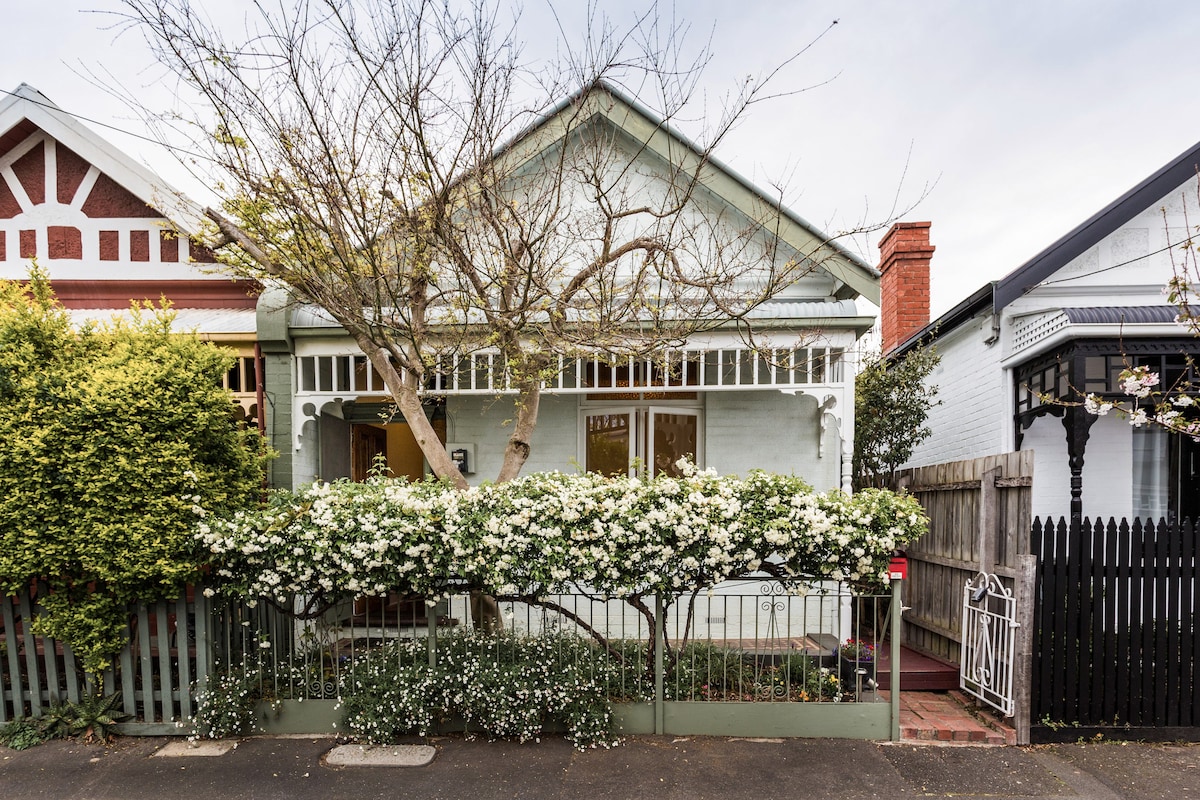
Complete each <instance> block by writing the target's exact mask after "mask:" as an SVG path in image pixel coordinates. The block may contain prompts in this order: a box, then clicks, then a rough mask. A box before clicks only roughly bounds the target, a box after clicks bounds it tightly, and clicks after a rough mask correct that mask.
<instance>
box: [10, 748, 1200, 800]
mask: <svg viewBox="0 0 1200 800" xmlns="http://www.w3.org/2000/svg"><path fill="white" fill-rule="evenodd" d="M169 741H170V740H167V739H147V738H124V739H121V740H119V742H118V743H117V744H115V745H114V746H112V747H109V748H104V747H97V746H86V745H81V744H77V743H72V742H50V743H47V744H43V745H40V746H38V747H34V748H32V749H30V750H25V751H21V752H17V751H12V750H7V749H0V798H3V799H4V800H17V799H18V798H20V799H23V798H55V800H70V799H72V798H78V799H79V800H83V799H84V798H86V799H87V800H109V799H110V798H112V799H113V800H117V799H120V800H141V798H147V799H149V798H153V800H163V798H187V799H188V800H210V799H215V798H245V799H247V800H258V798H264V799H265V798H281V799H282V798H287V800H306V799H307V798H312V799H313V800H317V798H320V800H328V799H329V798H343V797H344V798H354V800H366V799H367V798H421V799H422V800H436V799H437V798H464V800H465V799H466V798H470V800H490V798H505V799H507V798H530V800H541V799H542V798H545V800H551V799H552V798H553V799H554V800H559V799H560V798H564V799H565V798H589V800H590V799H591V798H595V799H596V800H600V799H601V798H653V799H654V800H671V799H672V798H680V800H702V799H703V798H755V799H756V800H762V798H769V797H781V796H782V797H790V798H799V799H800V800H808V799H809V798H812V799H813V800H818V799H819V798H839V799H840V800H850V799H851V798H874V797H887V798H915V797H947V796H952V797H988V798H1091V799H1093V800H1111V799H1112V798H1135V799H1140V798H1171V800H1189V799H1190V798H1197V800H1200V746H1195V745H1150V744H1117V743H1104V744H1079V745H1043V746H1038V747H1029V748H1018V747H975V746H936V745H921V744H916V743H912V742H905V743H902V744H883V743H874V742H859V741H841V740H830V739H786V740H774V739H772V740H747V739H723V738H678V737H656V736H637V737H630V738H629V739H627V740H626V741H625V742H624V743H623V744H622V745H620V746H618V747H616V748H613V749H611V750H592V751H587V752H582V753H581V752H578V751H576V750H574V749H572V748H571V747H570V746H569V745H568V744H567V743H566V742H564V741H563V740H561V739H546V740H543V741H542V742H540V743H531V744H527V745H520V744H516V743H512V742H485V741H480V740H476V741H465V740H463V739H462V738H457V737H447V738H435V739H432V740H429V741H426V742H423V743H425V744H432V745H433V746H434V748H435V749H436V755H435V756H434V758H433V760H432V761H431V762H430V763H428V764H427V765H425V766H407V767H400V766H392V767H380V766H341V767H333V766H329V765H327V764H326V763H325V757H326V755H327V754H328V753H329V752H330V750H331V749H332V748H333V747H334V744H335V743H334V741H333V740H332V739H313V738H289V739H278V738H252V739H246V740H243V741H241V742H239V743H238V746H237V747H236V748H234V749H231V750H230V751H229V752H228V753H226V754H224V755H216V756H187V757H160V756H156V755H155V754H156V752H158V751H159V750H161V749H162V748H163V747H164V746H165V745H167V744H168V743H169ZM414 743H415V740H414Z"/></svg>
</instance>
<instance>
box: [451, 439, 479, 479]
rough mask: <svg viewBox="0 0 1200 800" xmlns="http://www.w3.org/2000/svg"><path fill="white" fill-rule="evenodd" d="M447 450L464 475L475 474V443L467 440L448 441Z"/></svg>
mask: <svg viewBox="0 0 1200 800" xmlns="http://www.w3.org/2000/svg"><path fill="white" fill-rule="evenodd" d="M446 452H448V453H449V454H450V458H451V459H453V460H454V464H455V466H457V467H458V471H459V472H461V473H462V474H463V475H474V474H475V445H474V444H470V443H466V442H446Z"/></svg>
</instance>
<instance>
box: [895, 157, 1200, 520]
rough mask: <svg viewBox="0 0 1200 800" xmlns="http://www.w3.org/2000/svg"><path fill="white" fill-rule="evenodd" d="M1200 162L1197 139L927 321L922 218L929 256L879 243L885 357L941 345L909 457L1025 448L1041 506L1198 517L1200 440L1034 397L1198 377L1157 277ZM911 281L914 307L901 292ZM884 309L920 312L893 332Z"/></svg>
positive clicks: (1196, 347)
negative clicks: (1146, 375)
mask: <svg viewBox="0 0 1200 800" xmlns="http://www.w3.org/2000/svg"><path fill="white" fill-rule="evenodd" d="M1198 165H1200V145H1198V146H1196V147H1194V148H1192V149H1191V150H1189V151H1188V152H1186V153H1183V154H1182V155H1180V156H1179V157H1178V158H1176V159H1175V160H1173V161H1172V162H1170V163H1169V164H1167V165H1165V166H1164V167H1163V168H1162V169H1160V170H1158V171H1157V172H1155V173H1154V174H1153V175H1151V176H1149V177H1148V178H1146V180H1144V181H1142V182H1141V183H1139V184H1138V185H1137V186H1135V187H1133V188H1132V189H1130V190H1129V191H1128V192H1126V193H1125V194H1124V195H1122V196H1121V197H1119V198H1117V199H1116V200H1114V201H1113V202H1112V203H1110V204H1109V205H1107V206H1106V207H1105V208H1103V209H1102V210H1100V211H1099V212H1098V213H1096V214H1095V215H1094V216H1092V217H1091V218H1089V219H1088V220H1086V221H1085V222H1083V223H1082V224H1081V225H1079V226H1078V227H1076V228H1075V229H1074V230H1072V231H1070V232H1069V233H1067V234H1066V235H1065V236H1063V237H1062V238H1061V239H1059V240H1058V241H1056V242H1054V243H1053V244H1051V245H1050V246H1049V247H1047V248H1046V249H1045V250H1043V251H1042V252H1041V253H1039V254H1038V255H1036V256H1035V257H1033V258H1032V259H1030V260H1029V261H1028V262H1026V263H1025V264H1023V265H1022V266H1020V267H1019V268H1017V269H1016V270H1014V271H1013V272H1011V273H1009V274H1008V275H1006V276H1005V277H1004V278H1002V279H1001V280H999V281H995V282H992V283H989V284H987V285H985V286H983V287H982V288H981V289H979V290H978V291H977V292H975V293H974V294H972V295H971V296H970V297H967V298H966V299H964V300H963V301H962V302H961V303H959V304H958V305H957V306H955V307H954V308H953V309H951V310H950V311H948V312H947V313H945V314H943V315H942V317H941V318H939V319H937V320H935V321H933V322H932V323H929V324H925V322H926V321H927V320H928V305H927V303H928V300H927V297H928V294H927V289H928V281H929V274H928V257H929V254H931V253H932V248H930V247H928V227H929V225H928V223H916V225H917V226H924V231H925V236H926V239H925V245H926V252H925V256H924V261H923V262H922V261H921V259H915V260H914V259H904V258H893V259H891V260H890V261H889V254H888V250H887V249H886V247H884V263H883V264H882V269H883V308H884V311H883V314H882V316H883V318H884V320H885V324H884V334H883V335H884V350H885V353H889V352H890V355H891V356H893V357H899V356H902V355H903V354H904V353H905V352H906V351H907V350H909V349H911V348H912V347H914V346H916V345H917V344H918V343H919V342H925V343H927V344H933V345H934V346H936V348H937V352H938V353H939V354H940V355H941V364H940V365H939V367H938V368H937V370H936V371H935V372H934V374H933V375H931V376H930V378H929V381H930V382H931V383H933V384H936V385H937V386H938V387H939V395H938V397H939V399H940V400H941V405H939V406H937V407H935V408H934V409H932V411H931V412H930V417H929V423H930V427H931V428H932V429H933V435H932V436H931V437H930V438H929V439H928V440H927V441H926V442H925V443H923V444H922V445H921V446H920V447H919V448H918V449H917V451H916V452H915V453H914V454H913V458H912V461H911V462H910V464H909V465H908V466H923V465H928V464H937V463H942V462H946V461H953V460H958V459H964V458H974V457H976V456H983V455H989V454H993V453H1003V452H1009V451H1012V450H1032V451H1034V454H1035V455H1034V483H1033V508H1032V511H1033V514H1034V515H1035V516H1039V517H1042V518H1046V517H1053V518H1055V519H1057V518H1059V517H1087V518H1090V519H1093V520H1094V519H1098V518H1102V519H1108V518H1110V517H1113V518H1117V519H1121V518H1127V519H1134V518H1142V519H1146V518H1151V519H1155V520H1157V519H1159V518H1166V519H1182V518H1191V519H1196V518H1197V517H1198V516H1200V444H1197V443H1196V442H1194V441H1192V439H1191V438H1190V437H1187V436H1180V435H1177V434H1173V433H1169V432H1167V431H1166V430H1163V429H1162V428H1158V427H1154V426H1141V427H1134V426H1131V425H1130V424H1129V423H1128V422H1127V421H1125V420H1123V419H1120V418H1118V417H1117V416H1116V415H1113V414H1109V415H1107V416H1102V417H1098V416H1094V415H1092V414H1088V413H1087V412H1086V411H1085V410H1084V409H1083V408H1080V407H1077V406H1071V405H1063V404H1055V403H1045V402H1042V400H1041V399H1040V398H1041V397H1042V396H1050V397H1054V398H1058V399H1059V400H1063V401H1067V402H1072V401H1074V402H1077V401H1079V400H1081V399H1082V396H1083V394H1089V393H1094V394H1097V395H1100V396H1107V397H1110V398H1114V399H1115V398H1121V397H1123V395H1122V393H1121V390H1120V386H1119V382H1118V379H1117V376H1118V375H1119V374H1120V373H1121V371H1122V370H1123V369H1124V368H1125V367H1126V366H1127V365H1128V366H1139V365H1146V366H1148V367H1149V368H1150V369H1151V371H1152V372H1155V373H1158V374H1159V375H1160V376H1161V379H1162V382H1163V385H1164V386H1165V387H1168V388H1169V387H1172V386H1175V385H1177V384H1178V383H1180V382H1186V381H1189V380H1190V381H1193V382H1194V381H1195V377H1196V376H1195V375H1194V373H1193V368H1192V366H1190V365H1189V363H1188V356H1189V355H1190V356H1191V357H1192V358H1195V357H1196V356H1197V355H1198V354H1200V341H1198V340H1196V339H1195V338H1194V337H1192V336H1190V335H1189V333H1188V332H1187V330H1186V329H1185V328H1184V327H1183V326H1182V325H1180V324H1178V323H1176V322H1175V317H1176V314H1177V313H1178V312H1177V309H1176V308H1175V307H1174V306H1171V305H1170V304H1168V303H1167V300H1166V297H1165V296H1164V292H1163V288H1164V286H1165V285H1166V284H1167V282H1168V280H1170V278H1171V276H1172V274H1173V264H1172V257H1173V255H1176V256H1177V254H1178V251H1177V248H1178V246H1179V245H1180V243H1182V242H1183V241H1184V240H1185V239H1186V238H1187V237H1188V235H1189V233H1190V231H1189V230H1188V225H1187V221H1188V220H1191V222H1192V224H1193V225H1194V224H1195V223H1196V221H1197V220H1200V203H1198V195H1197V191H1198V188H1200V187H1198V185H1197V177H1196V176H1197V166H1198ZM886 244H888V242H887V241H886V240H885V242H884V245H886ZM882 246H883V245H881V247H882ZM914 266H915V268H913V267H914ZM921 285H924V286H925V288H926V295H925V297H926V301H925V302H926V305H925V307H924V310H923V312H922V310H921V309H920V307H919V305H917V306H915V307H914V304H913V303H911V302H910V301H908V300H906V299H905V297H906V294H905V293H906V292H907V293H908V294H907V297H909V298H912V297H918V296H919V290H918V289H919V287H920V286H921ZM914 287H916V288H914ZM889 304H891V305H892V306H894V307H898V308H908V309H909V311H910V312H912V313H913V314H914V316H910V317H909V320H908V321H907V322H905V321H903V320H901V321H900V322H897V323H895V324H893V325H892V326H891V327H890V328H889V326H888V319H889V311H888V307H889ZM896 313H897V312H895V311H893V312H892V319H893V320H895V319H896V317H895V315H896ZM922 313H924V317H923V318H922V317H921V314H922ZM914 319H915V320H916V324H913V322H912V321H913V320H914ZM889 348H890V349H889ZM1126 399H1127V398H1126Z"/></svg>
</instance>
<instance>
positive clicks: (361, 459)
mask: <svg viewBox="0 0 1200 800" xmlns="http://www.w3.org/2000/svg"><path fill="white" fill-rule="evenodd" d="M379 456H384V457H385V458H386V457H387V431H386V430H384V428H383V426H382V425H351V426H350V480H353V481H365V480H366V479H367V478H368V477H369V476H370V475H371V468H372V467H373V466H374V464H375V459H376V458H377V457H379Z"/></svg>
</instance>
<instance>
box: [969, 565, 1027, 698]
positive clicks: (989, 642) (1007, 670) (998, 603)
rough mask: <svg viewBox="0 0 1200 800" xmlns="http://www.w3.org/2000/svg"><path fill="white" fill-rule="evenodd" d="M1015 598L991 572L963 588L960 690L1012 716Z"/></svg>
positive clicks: (1017, 623)
mask: <svg viewBox="0 0 1200 800" xmlns="http://www.w3.org/2000/svg"><path fill="white" fill-rule="evenodd" d="M1019 627H1020V623H1019V622H1017V600H1016V598H1015V597H1014V596H1013V593H1012V592H1011V591H1010V590H1008V589H1006V588H1004V585H1003V584H1002V583H1000V578H999V577H997V576H996V575H995V574H994V573H989V572H981V573H979V574H978V575H976V576H975V577H974V578H972V579H971V580H969V581H967V583H966V585H965V586H964V587H963V615H962V671H961V673H960V675H959V686H961V687H962V689H963V691H965V692H967V693H968V694H971V695H973V696H975V697H978V698H979V699H980V700H982V701H983V702H985V703H987V704H988V705H990V706H993V707H995V708H997V709H999V710H1000V712H1001V713H1002V714H1004V715H1005V716H1006V717H1011V716H1012V715H1013V712H1014V710H1015V703H1014V700H1013V665H1014V663H1015V655H1016V646H1017V635H1016V633H1017V628H1019Z"/></svg>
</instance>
